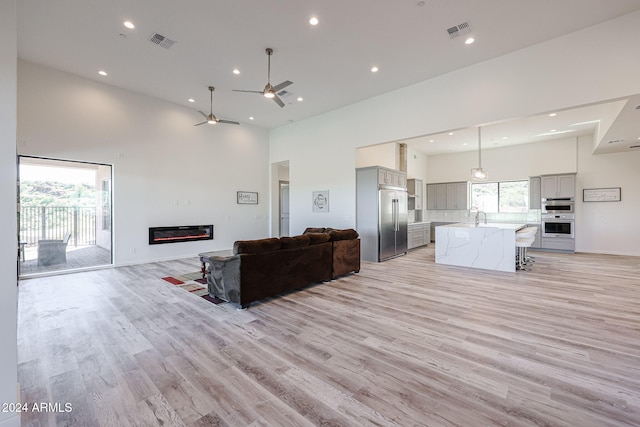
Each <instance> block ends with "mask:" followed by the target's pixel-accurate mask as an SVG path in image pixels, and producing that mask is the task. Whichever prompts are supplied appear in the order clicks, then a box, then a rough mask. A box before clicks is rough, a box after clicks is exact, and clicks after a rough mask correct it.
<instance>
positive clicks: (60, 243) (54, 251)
mask: <svg viewBox="0 0 640 427" xmlns="http://www.w3.org/2000/svg"><path fill="white" fill-rule="evenodd" d="M70 238H71V233H67V234H65V235H64V239H62V240H38V266H41V265H43V266H47V265H56V264H66V263H67V244H68V243H69V239H70Z"/></svg>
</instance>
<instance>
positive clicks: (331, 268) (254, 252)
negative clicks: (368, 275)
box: [207, 229, 360, 308]
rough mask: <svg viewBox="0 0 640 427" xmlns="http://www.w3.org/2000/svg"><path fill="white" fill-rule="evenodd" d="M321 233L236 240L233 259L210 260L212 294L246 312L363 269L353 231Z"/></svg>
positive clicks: (216, 257)
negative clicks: (257, 304) (253, 305)
mask: <svg viewBox="0 0 640 427" xmlns="http://www.w3.org/2000/svg"><path fill="white" fill-rule="evenodd" d="M317 230H319V229H307V230H305V233H304V234H302V235H300V236H294V237H281V238H275V237H274V238H266V239H258V240H241V241H236V242H235V243H234V244H233V255H231V256H226V257H220V256H212V257H210V258H209V267H208V268H207V282H208V287H209V295H211V296H214V297H217V298H220V299H223V300H225V301H229V302H233V303H236V304H239V305H240V306H241V307H243V308H247V307H248V306H249V305H250V304H251V303H252V302H253V301H257V300H261V299H264V298H267V297H271V296H275V295H278V294H281V293H284V292H288V291H292V290H294V289H298V288H301V287H304V286H307V285H310V284H312V283H317V282H322V281H328V280H331V279H334V278H336V277H338V276H342V275H344V274H347V273H349V272H352V271H354V272H358V271H360V239H358V233H357V232H356V231H355V230H351V229H350V230H333V229H321V230H322V231H321V232H317ZM314 231H315V232H314Z"/></svg>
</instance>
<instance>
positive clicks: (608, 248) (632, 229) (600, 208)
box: [576, 137, 640, 256]
mask: <svg viewBox="0 0 640 427" xmlns="http://www.w3.org/2000/svg"><path fill="white" fill-rule="evenodd" d="M592 149H593V141H592V140H591V139H590V138H586V137H585V138H580V140H579V143H578V174H577V175H576V191H577V193H576V251H580V252H594V253H607V254H620V255H636V256H637V255H640V245H639V244H638V242H640V226H638V217H639V213H640V191H639V190H638V183H640V152H638V151H633V152H628V153H612V154H600V155H595V156H594V155H591V151H592ZM608 187H621V193H622V197H621V199H622V200H621V201H620V202H583V201H582V190H583V189H585V188H608Z"/></svg>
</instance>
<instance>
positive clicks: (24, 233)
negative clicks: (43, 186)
mask: <svg viewBox="0 0 640 427" xmlns="http://www.w3.org/2000/svg"><path fill="white" fill-rule="evenodd" d="M19 214H20V242H21V244H25V245H26V246H34V245H37V244H38V240H47V239H62V238H63V237H64V235H65V234H66V233H68V232H70V233H71V238H70V240H69V245H70V246H88V245H95V244H96V208H78V207H67V206H20V213H19Z"/></svg>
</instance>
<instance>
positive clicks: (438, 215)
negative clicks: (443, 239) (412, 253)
mask: <svg viewBox="0 0 640 427" xmlns="http://www.w3.org/2000/svg"><path fill="white" fill-rule="evenodd" d="M424 212H425V214H424V216H423V217H424V218H425V220H426V221H433V222H474V221H475V219H476V213H475V211H473V212H472V213H469V211H468V210H425V211H424ZM540 214H541V213H540V209H531V210H530V211H529V212H522V213H503V212H493V213H492V212H488V213H487V222H510V223H520V222H522V223H527V224H533V223H539V222H540Z"/></svg>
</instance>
